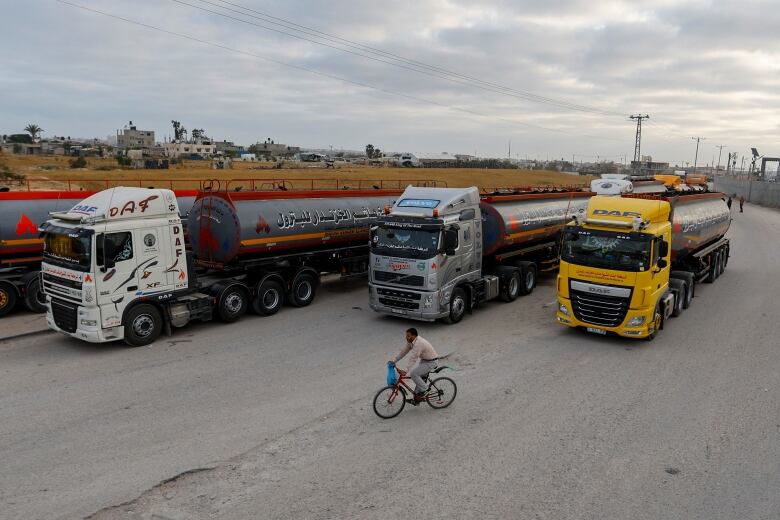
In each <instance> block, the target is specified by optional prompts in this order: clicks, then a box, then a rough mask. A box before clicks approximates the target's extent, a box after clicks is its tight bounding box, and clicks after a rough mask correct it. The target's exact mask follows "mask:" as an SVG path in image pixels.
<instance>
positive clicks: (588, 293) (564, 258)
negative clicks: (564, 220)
mask: <svg viewBox="0 0 780 520" xmlns="http://www.w3.org/2000/svg"><path fill="white" fill-rule="evenodd" d="M670 211H671V207H670V204H669V203H668V202H666V201H664V200H658V199H656V200H645V199H641V198H626V197H605V196H595V197H592V198H591V199H590V201H589V203H588V209H587V213H586V216H585V218H578V219H575V221H574V222H572V223H570V224H569V225H568V226H567V227H566V229H565V231H564V237H563V246H562V250H561V262H560V268H559V272H558V279H557V291H558V310H557V321H558V322H559V323H561V324H563V325H566V326H569V327H577V328H581V329H584V330H587V331H588V332H592V333H596V334H603V335H606V334H616V335H618V336H625V337H632V338H652V337H654V335H655V334H656V333H657V331H658V330H659V329H660V328H661V326H662V323H663V320H664V318H665V317H666V316H667V315H668V314H669V313H670V312H671V309H672V307H673V305H672V303H673V299H672V298H673V295H672V294H671V292H670V290H669V279H670V271H671V257H670V253H671V252H670V249H671V248H670V244H671V241H672V226H671V222H670ZM670 299H672V300H671V301H670Z"/></svg>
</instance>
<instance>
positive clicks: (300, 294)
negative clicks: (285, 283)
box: [290, 274, 317, 307]
mask: <svg viewBox="0 0 780 520" xmlns="http://www.w3.org/2000/svg"><path fill="white" fill-rule="evenodd" d="M316 287H317V284H316V282H315V280H314V277H313V276H312V275H310V274H302V275H300V276H297V277H296V278H295V280H293V284H292V287H291V288H290V303H291V304H293V305H294V306H295V307H306V306H307V305H309V304H310V303H311V302H312V301H313V300H314V293H315V288H316Z"/></svg>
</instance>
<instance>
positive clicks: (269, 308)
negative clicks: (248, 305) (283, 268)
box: [252, 280, 284, 316]
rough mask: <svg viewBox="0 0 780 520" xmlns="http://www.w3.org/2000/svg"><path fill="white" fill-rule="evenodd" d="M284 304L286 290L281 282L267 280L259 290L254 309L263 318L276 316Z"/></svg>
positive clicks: (253, 303)
mask: <svg viewBox="0 0 780 520" xmlns="http://www.w3.org/2000/svg"><path fill="white" fill-rule="evenodd" d="M282 304H284V289H282V285H281V284H280V283H279V282H275V281H273V280H266V281H265V282H263V283H261V284H260V285H259V286H258V288H257V294H256V295H255V297H254V299H253V300H252V309H253V310H254V311H255V312H256V313H257V314H259V315H261V316H270V315H272V314H276V313H277V312H279V309H281V307H282Z"/></svg>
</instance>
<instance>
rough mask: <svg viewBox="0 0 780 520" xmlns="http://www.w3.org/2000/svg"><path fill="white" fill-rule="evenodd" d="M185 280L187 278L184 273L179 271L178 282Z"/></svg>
mask: <svg viewBox="0 0 780 520" xmlns="http://www.w3.org/2000/svg"><path fill="white" fill-rule="evenodd" d="M185 278H187V275H186V274H184V271H179V280H184V279H185Z"/></svg>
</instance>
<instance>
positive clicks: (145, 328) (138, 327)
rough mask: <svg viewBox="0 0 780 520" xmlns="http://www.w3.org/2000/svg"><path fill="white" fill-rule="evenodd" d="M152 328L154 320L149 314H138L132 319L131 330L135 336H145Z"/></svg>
mask: <svg viewBox="0 0 780 520" xmlns="http://www.w3.org/2000/svg"><path fill="white" fill-rule="evenodd" d="M153 330H154V320H153V319H152V317H151V316H150V315H149V314H139V315H138V316H136V318H135V319H134V320H133V332H134V333H135V334H136V336H138V337H141V338H145V337H147V336H149V335H150V334H151V333H152V331H153Z"/></svg>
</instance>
